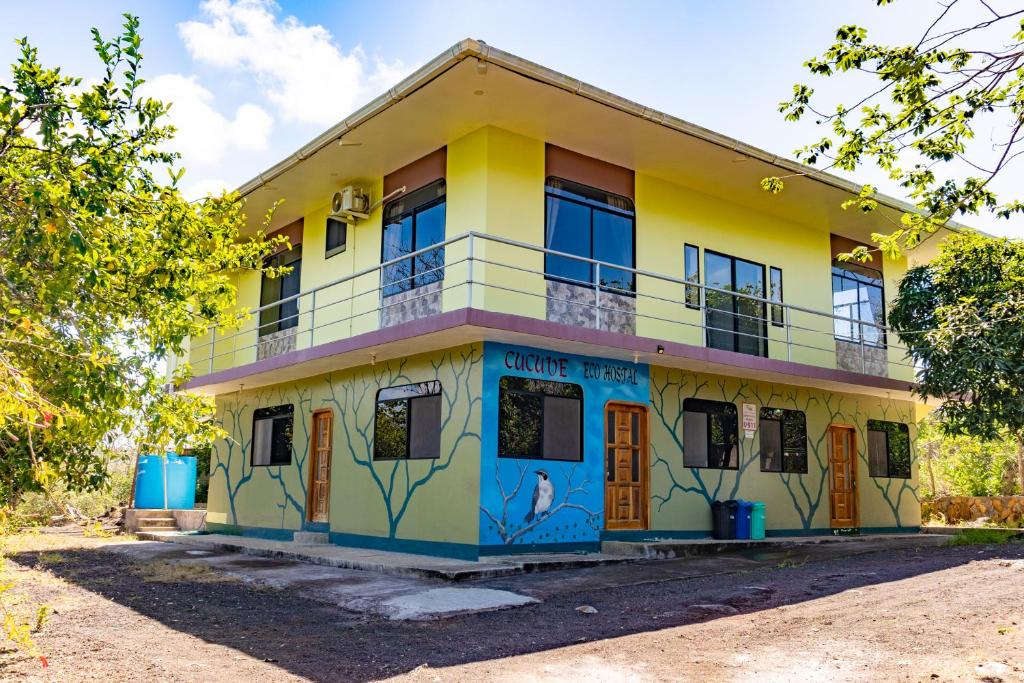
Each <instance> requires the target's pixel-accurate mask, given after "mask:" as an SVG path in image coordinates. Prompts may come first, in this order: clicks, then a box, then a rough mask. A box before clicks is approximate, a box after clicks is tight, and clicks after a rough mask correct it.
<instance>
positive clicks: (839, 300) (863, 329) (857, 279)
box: [832, 260, 886, 346]
mask: <svg viewBox="0 0 1024 683" xmlns="http://www.w3.org/2000/svg"><path fill="white" fill-rule="evenodd" d="M882 294H883V289H882V273H880V272H879V271H877V270H875V269H873V268H868V267H866V266H864V265H863V264H860V263H853V262H850V261H839V260H836V261H833V262H832V311H833V313H835V315H837V316H841V317H843V318H849V320H839V319H836V320H835V335H836V339H841V340H843V341H850V342H854V343H858V344H859V343H861V342H863V343H865V344H871V345H873V346H885V343H886V342H885V330H883V329H882V327H883V326H884V325H885V299H884V297H883V295H882ZM860 321H863V322H864V323H868V324H861V323H860ZM876 325H877V327H876Z"/></svg>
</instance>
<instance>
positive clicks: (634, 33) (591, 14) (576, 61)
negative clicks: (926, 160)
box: [0, 0, 1024, 237]
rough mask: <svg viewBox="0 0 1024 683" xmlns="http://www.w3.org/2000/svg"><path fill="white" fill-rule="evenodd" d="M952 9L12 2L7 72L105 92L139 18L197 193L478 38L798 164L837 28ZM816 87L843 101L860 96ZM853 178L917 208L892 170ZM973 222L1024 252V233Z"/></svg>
mask: <svg viewBox="0 0 1024 683" xmlns="http://www.w3.org/2000/svg"><path fill="white" fill-rule="evenodd" d="M991 4H993V5H994V6H996V7H997V8H998V7H999V5H1001V4H1002V5H1004V6H1005V5H1007V4H1012V0H992V2H991ZM961 7H962V8H963V9H962V10H960V9H958V11H962V12H963V15H962V17H963V18H964V19H971V18H974V16H975V15H976V13H977V12H979V11H982V8H981V6H980V3H978V2H977V0H964V1H963V4H962V5H961ZM939 9H940V8H939V5H938V2H937V0H900V1H899V2H897V3H895V5H893V6H889V7H884V8H878V7H876V6H875V2H874V1H873V0H827V1H826V0H787V1H786V2H765V1H764V0H760V1H753V0H728V1H726V0H723V1H704V2H698V1H697V0H689V1H684V0H676V1H674V2H656V1H653V0H646V1H645V0H633V1H632V2H628V3H626V2H617V3H615V2H606V1H600V0H592V1H588V2H582V1H576V0H561V1H559V2H552V1H551V0H545V1H543V2H540V1H533V0H524V1H521V2H504V3H497V2H481V1H480V0H467V1H463V0H444V1H443V2H435V1H432V0H419V1H417V2H412V1H411V0H406V1H394V0H378V1H377V2H373V3H366V2H360V3H356V2H342V1H338V2H311V1H296V2H285V1H281V2H279V3H273V2H270V1H268V0H203V1H200V2H186V1H183V0H177V1H175V2H168V1H166V0H162V1H145V2H126V1H115V0H102V1H100V0H96V1H94V2H82V1H81V0H73V1H65V0H34V1H33V2H5V3H2V4H0V61H2V62H3V63H4V64H10V63H12V62H13V61H15V59H16V58H17V54H18V49H17V46H16V45H15V42H14V41H15V40H16V39H17V38H20V37H22V36H28V38H29V40H30V42H31V43H32V44H33V45H35V46H36V47H37V48H38V49H39V54H40V58H41V60H42V61H43V63H44V64H47V65H60V66H61V67H62V70H63V71H64V73H66V74H68V75H75V76H81V77H83V78H85V79H86V80H88V79H90V78H96V77H97V76H98V75H99V61H98V58H97V57H96V56H95V54H94V53H93V51H92V45H91V39H90V35H89V29H90V28H91V27H97V28H98V29H99V30H100V31H101V33H103V34H104V35H106V36H113V35H115V34H116V32H117V31H118V28H119V26H120V23H121V21H122V18H121V14H122V13H124V12H130V13H132V14H136V15H138V16H139V17H140V19H141V33H142V36H143V40H144V42H143V53H144V56H145V59H144V63H143V77H144V78H145V79H146V80H147V83H146V86H145V87H146V92H147V93H148V94H149V95H151V96H154V97H158V98H159V99H163V100H165V101H170V102H173V103H174V104H173V107H172V110H171V119H172V122H173V123H174V124H175V126H176V127H177V128H178V129H179V133H178V137H177V140H176V141H175V145H176V148H177V150H178V151H180V152H181V153H182V155H183V164H184V166H185V167H186V169H187V171H186V175H185V177H184V179H183V181H182V185H183V187H184V189H185V190H186V192H187V193H189V194H190V195H193V196H201V195H202V194H204V193H206V192H208V191H217V190H219V189H221V188H224V187H227V188H234V187H237V186H238V185H240V184H242V183H243V182H245V181H246V180H248V179H250V178H252V177H253V176H255V175H256V174H257V173H259V172H260V171H262V170H264V169H266V168H268V167H269V166H271V165H273V164H274V163H276V162H278V161H279V160H281V159H283V158H284V157H286V156H288V155H289V154H291V153H292V152H293V151H294V150H295V149H297V148H298V147H300V146H301V145H303V144H305V143H306V142H308V141H309V140H311V139H312V138H314V137H316V135H318V134H319V133H321V132H323V131H324V130H325V129H327V128H329V127H330V126H331V125H333V124H334V123H337V122H338V121H340V120H341V119H343V118H345V116H347V115H348V114H350V113H351V112H352V111H354V110H355V109H357V108H358V107H360V106H361V105H363V104H365V103H366V102H368V101H369V100H371V99H373V98H374V97H376V96H377V95H379V94H380V93H381V92H383V91H384V90H386V89H387V88H388V87H390V86H391V85H393V84H394V83H396V82H398V81H399V80H401V78H403V77H404V76H406V75H408V74H409V73H410V72H411V71H413V70H414V69H415V68H417V67H418V66H420V65H422V64H423V63H425V62H427V61H429V60H430V59H431V58H433V57H435V56H437V55H438V54H440V53H441V52H442V51H444V50H445V49H447V48H448V47H450V46H451V45H453V44H454V43H456V42H458V41H459V40H461V39H463V38H470V37H471V38H476V39H480V40H484V41H486V42H487V43H489V44H491V45H494V46H495V47H498V48H500V49H502V50H506V51H508V52H512V53H514V54H517V55H519V56H521V57H524V58H527V59H530V60H532V61H535V62H538V63H540V64H543V65H544V66H547V67H550V68H553V69H556V70H558V71H561V72H563V73H565V74H568V75H570V76H573V77H575V78H579V79H580V80H583V81H586V82H588V83H591V84H593V85H596V86H598V87H601V88H604V89H606V90H610V91H612V92H614V93H616V94H618V95H621V96H624V97H627V98H629V99H632V100H635V101H637V102H640V103H642V104H644V105H647V106H650V107H653V108H655V109H659V110H661V111H664V112H667V113H669V114H672V115H674V116H677V117H680V118H682V119H685V120H688V121H690V122H692V123H695V124H698V125H701V126H704V127H707V128H710V129H712V130H715V131H718V132H720V133H724V134H726V135H729V136H732V137H735V138H738V139H739V140H742V141H744V142H747V143H750V144H752V145H755V146H757V147H760V148H762V149H766V150H768V151H770V152H773V153H776V154H779V155H782V156H788V157H792V155H793V151H794V150H795V149H797V148H798V147H801V146H802V145H804V144H806V143H809V142H812V141H815V140H817V139H818V138H819V137H820V136H821V134H822V132H823V131H821V130H820V128H819V127H817V126H815V124H814V122H813V120H805V121H802V122H800V123H797V124H794V123H789V122H786V121H785V120H784V119H783V117H782V115H781V114H779V113H778V111H777V107H778V103H779V102H780V101H782V100H784V99H788V97H789V95H790V94H791V91H792V86H793V84H794V83H797V82H808V81H811V79H809V77H808V75H807V73H806V70H805V69H804V68H803V66H802V64H803V62H804V61H805V60H807V59H808V58H810V57H812V56H816V55H818V54H820V53H821V52H822V50H824V49H825V48H826V47H827V46H828V45H830V44H831V42H832V39H833V37H834V33H835V29H836V27H838V26H840V25H842V24H849V23H856V24H859V25H862V26H865V27H866V28H868V31H869V37H870V38H874V39H878V40H882V41H885V42H887V43H907V42H911V41H913V40H915V39H916V38H917V37H918V36H919V35H920V34H921V33H922V32H923V30H924V28H925V27H926V26H927V24H928V23H929V22H930V21H931V19H932V18H934V16H936V12H937V11H938V10H939ZM8 76H9V73H8V72H0V80H2V79H7V78H8ZM811 82H812V84H813V85H815V86H816V87H818V89H819V92H820V93H822V94H824V95H825V96H826V98H833V100H835V99H838V100H842V99H843V95H844V94H845V92H844V88H848V87H849V82H846V84H845V85H840V84H832V83H829V82H814V81H811ZM991 134H992V131H981V132H980V134H979V136H978V137H979V144H980V145H985V144H988V145H989V148H990V147H991V137H989V138H988V139H987V140H986V137H987V136H990V135H991ZM987 151H989V152H990V151H991V149H988V150H987ZM851 177H853V179H855V180H857V181H858V182H867V183H874V184H876V185H878V187H879V188H880V189H881V190H882V191H884V192H887V193H888V194H891V195H894V196H902V192H901V189H900V188H899V187H896V186H894V185H893V184H892V183H890V182H889V181H888V180H887V179H886V178H885V177H884V176H883V175H882V174H881V173H879V172H878V171H876V170H874V169H862V170H861V171H858V172H857V174H855V175H854V176H851ZM1020 188H1024V159H1021V160H1019V162H1018V163H1017V164H1016V165H1011V166H1010V167H1008V169H1007V171H1006V172H1005V175H1004V176H1002V177H1001V178H1000V179H999V182H998V185H997V186H996V189H997V191H1001V192H1004V193H1005V192H1008V191H1017V192H1018V194H1017V196H1018V197H1020V196H1021V193H1020ZM963 222H965V223H967V224H969V225H973V226H975V227H978V228H980V229H982V230H985V231H987V232H990V233H993V234H1000V235H1009V236H1014V237H1024V219H1014V220H1012V221H1005V220H997V219H995V218H993V217H991V216H988V215H985V216H981V217H975V216H971V217H967V218H965V219H963Z"/></svg>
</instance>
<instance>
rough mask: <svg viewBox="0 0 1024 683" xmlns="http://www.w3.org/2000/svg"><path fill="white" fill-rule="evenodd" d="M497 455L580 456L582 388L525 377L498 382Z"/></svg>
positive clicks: (570, 458)
mask: <svg viewBox="0 0 1024 683" xmlns="http://www.w3.org/2000/svg"><path fill="white" fill-rule="evenodd" d="M498 456H500V457H503V458H543V459H545V460H582V459H583V388H582V387H580V385H578V384H568V383H566V382H550V381H547V380H537V379H530V378H527V377H502V378H501V380H500V381H499V383H498Z"/></svg>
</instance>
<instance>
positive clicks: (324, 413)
mask: <svg viewBox="0 0 1024 683" xmlns="http://www.w3.org/2000/svg"><path fill="white" fill-rule="evenodd" d="M333 422H334V414H333V413H332V412H331V411H330V410H319V411H317V412H315V413H313V443H312V444H310V447H311V448H312V454H311V455H312V463H311V466H310V473H309V506H308V510H309V521H311V522H326V521H328V511H329V509H330V508H329V504H330V497H331V436H332V435H331V431H332V429H333V426H334V425H333Z"/></svg>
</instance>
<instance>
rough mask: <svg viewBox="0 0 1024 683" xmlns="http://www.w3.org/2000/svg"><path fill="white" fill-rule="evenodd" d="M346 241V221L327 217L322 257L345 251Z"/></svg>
mask: <svg viewBox="0 0 1024 683" xmlns="http://www.w3.org/2000/svg"><path fill="white" fill-rule="evenodd" d="M347 242H348V223H346V222H344V221H339V220H338V219H337V218H328V219H327V247H326V249H325V251H324V258H330V257H332V256H334V255H335V254H340V253H341V252H343V251H345V247H346V245H347Z"/></svg>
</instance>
